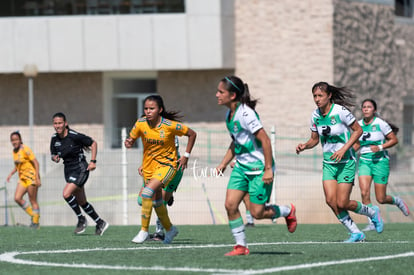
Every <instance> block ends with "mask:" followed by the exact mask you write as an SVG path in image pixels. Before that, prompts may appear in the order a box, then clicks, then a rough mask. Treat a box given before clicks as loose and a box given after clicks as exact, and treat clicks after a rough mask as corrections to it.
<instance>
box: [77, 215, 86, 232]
mask: <svg viewBox="0 0 414 275" xmlns="http://www.w3.org/2000/svg"><path fill="white" fill-rule="evenodd" d="M86 226H88V222H87V221H86V218H85V217H84V216H81V217H79V219H78V224H77V225H76V228H75V231H74V233H75V234H82V233H83V232H85V230H86Z"/></svg>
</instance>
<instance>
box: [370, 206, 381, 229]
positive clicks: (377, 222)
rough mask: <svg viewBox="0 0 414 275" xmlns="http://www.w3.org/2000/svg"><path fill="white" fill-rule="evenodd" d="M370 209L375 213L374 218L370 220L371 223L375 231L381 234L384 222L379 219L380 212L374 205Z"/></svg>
mask: <svg viewBox="0 0 414 275" xmlns="http://www.w3.org/2000/svg"><path fill="white" fill-rule="evenodd" d="M372 209H374V211H375V215H374V217H372V218H371V220H372V222H373V223H374V225H375V230H376V231H377V232H378V233H382V231H384V221H383V220H382V218H381V214H380V210H379V208H378V206H376V205H374V206H373V207H372Z"/></svg>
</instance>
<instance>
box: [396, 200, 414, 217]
mask: <svg viewBox="0 0 414 275" xmlns="http://www.w3.org/2000/svg"><path fill="white" fill-rule="evenodd" d="M395 198H396V205H397V207H398V208H399V209H400V210H401V212H403V214H404V215H405V216H408V215H410V208H408V206H407V204H406V203H405V202H404V201H403V200H402V199H401V198H400V197H395Z"/></svg>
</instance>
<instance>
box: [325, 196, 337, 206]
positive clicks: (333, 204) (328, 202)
mask: <svg viewBox="0 0 414 275" xmlns="http://www.w3.org/2000/svg"><path fill="white" fill-rule="evenodd" d="M325 203H326V204H327V205H328V206H329V207H331V208H336V207H337V205H336V200H334V199H332V198H326V200H325Z"/></svg>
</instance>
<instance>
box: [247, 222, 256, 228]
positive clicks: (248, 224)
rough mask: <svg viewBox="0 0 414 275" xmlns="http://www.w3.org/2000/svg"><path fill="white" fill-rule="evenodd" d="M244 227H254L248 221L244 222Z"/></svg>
mask: <svg viewBox="0 0 414 275" xmlns="http://www.w3.org/2000/svg"><path fill="white" fill-rule="evenodd" d="M245 227H254V223H252V222H248V223H246V225H245Z"/></svg>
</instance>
